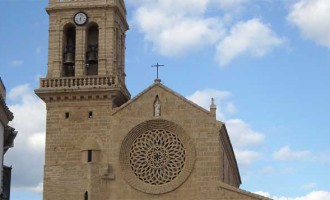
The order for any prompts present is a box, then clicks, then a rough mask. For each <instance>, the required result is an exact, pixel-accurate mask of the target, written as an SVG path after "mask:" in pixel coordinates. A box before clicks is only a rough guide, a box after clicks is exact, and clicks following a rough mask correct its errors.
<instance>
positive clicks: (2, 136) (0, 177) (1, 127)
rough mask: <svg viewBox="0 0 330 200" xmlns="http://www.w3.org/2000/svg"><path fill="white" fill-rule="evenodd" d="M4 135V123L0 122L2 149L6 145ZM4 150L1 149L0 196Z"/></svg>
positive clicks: (0, 145) (0, 144) (0, 191)
mask: <svg viewBox="0 0 330 200" xmlns="http://www.w3.org/2000/svg"><path fill="white" fill-rule="evenodd" d="M4 134H5V131H4V126H3V125H2V123H1V122H0V147H3V144H4V141H3V140H4ZM3 153H4V151H3V148H0V166H1V167H0V168H1V173H0V194H1V193H2V183H3V181H2V174H3V168H2V166H3Z"/></svg>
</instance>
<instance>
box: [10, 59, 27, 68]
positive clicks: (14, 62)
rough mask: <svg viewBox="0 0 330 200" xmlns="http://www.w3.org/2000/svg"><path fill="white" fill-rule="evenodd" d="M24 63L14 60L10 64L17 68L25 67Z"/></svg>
mask: <svg viewBox="0 0 330 200" xmlns="http://www.w3.org/2000/svg"><path fill="white" fill-rule="evenodd" d="M23 63H24V61H23V60H13V61H11V62H10V63H9V64H10V65H11V66H14V67H17V66H21V65H23Z"/></svg>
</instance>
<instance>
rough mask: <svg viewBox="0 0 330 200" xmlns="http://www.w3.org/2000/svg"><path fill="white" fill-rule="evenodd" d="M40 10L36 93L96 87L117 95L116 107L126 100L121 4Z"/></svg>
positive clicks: (53, 0) (83, 3)
mask: <svg viewBox="0 0 330 200" xmlns="http://www.w3.org/2000/svg"><path fill="white" fill-rule="evenodd" d="M46 10H47V13H48V14H49V24H50V25H49V58H48V73H47V77H46V79H42V80H41V88H40V90H38V92H37V93H38V94H41V93H44V92H45V90H48V89H50V90H52V92H55V90H59V89H70V90H72V89H74V90H72V91H71V92H78V91H79V92H81V91H82V90H88V88H93V89H95V88H102V90H111V91H114V90H116V91H117V94H116V96H117V98H116V104H117V105H120V104H122V103H123V102H125V101H127V99H129V98H130V94H129V92H128V91H127V89H126V86H125V76H126V74H125V32H126V31H127V30H128V24H127V21H126V9H125V4H124V1H123V0H118V1H113V0H89V1H87V0H74V1H73V0H50V1H49V5H48V7H47V9H46ZM93 91H95V90H93Z"/></svg>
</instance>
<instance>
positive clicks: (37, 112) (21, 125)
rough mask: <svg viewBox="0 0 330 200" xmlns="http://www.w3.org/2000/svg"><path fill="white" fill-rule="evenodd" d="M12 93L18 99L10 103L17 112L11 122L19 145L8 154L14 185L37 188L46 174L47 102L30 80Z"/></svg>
mask: <svg viewBox="0 0 330 200" xmlns="http://www.w3.org/2000/svg"><path fill="white" fill-rule="evenodd" d="M8 96H9V98H10V99H11V100H12V101H13V102H15V103H13V104H12V105H9V109H10V110H11V111H12V112H13V113H14V120H13V121H12V122H11V123H10V125H11V126H12V127H14V128H15V129H16V130H17V131H18V135H17V137H16V139H15V146H14V148H12V149H10V150H9V151H8V152H7V154H6V158H5V162H6V164H7V165H13V168H14V171H13V174H12V187H13V188H14V189H15V188H19V189H26V190H33V191H37V188H40V187H39V186H38V184H39V183H40V182H42V177H43V164H44V145H45V125H46V108H45V104H44V103H43V102H42V101H41V100H40V99H38V98H37V97H36V96H35V95H34V93H33V90H32V88H31V87H30V85H28V84H25V85H20V86H17V87H15V88H13V89H12V90H10V91H9V95H8ZM27 169H28V170H27ZM37 186H38V187H37Z"/></svg>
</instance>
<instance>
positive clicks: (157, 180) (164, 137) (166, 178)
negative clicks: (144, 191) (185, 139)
mask: <svg viewBox="0 0 330 200" xmlns="http://www.w3.org/2000/svg"><path fill="white" fill-rule="evenodd" d="M129 159H130V165H131V169H132V170H133V172H134V174H135V175H136V176H137V177H138V178H139V179H140V180H142V181H143V182H145V183H149V184H152V185H162V184H164V183H168V182H170V181H172V180H174V179H175V178H176V177H177V176H178V175H179V174H180V173H181V171H182V169H183V167H184V161H185V148H184V146H183V144H182V142H181V141H180V139H179V138H178V137H177V136H176V135H175V134H174V133H171V132H170V131H166V130H150V131H147V132H145V133H143V134H142V135H140V136H139V137H138V138H137V139H136V140H135V141H134V143H133V145H132V147H131V149H130V155H129Z"/></svg>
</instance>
